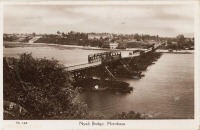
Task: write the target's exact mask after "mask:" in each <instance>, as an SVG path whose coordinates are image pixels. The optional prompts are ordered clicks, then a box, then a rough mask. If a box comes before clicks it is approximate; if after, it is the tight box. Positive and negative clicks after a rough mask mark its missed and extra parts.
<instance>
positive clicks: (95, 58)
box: [88, 51, 121, 63]
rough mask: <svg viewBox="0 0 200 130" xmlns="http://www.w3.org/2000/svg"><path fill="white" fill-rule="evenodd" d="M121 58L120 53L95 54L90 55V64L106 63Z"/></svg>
mask: <svg viewBox="0 0 200 130" xmlns="http://www.w3.org/2000/svg"><path fill="white" fill-rule="evenodd" d="M120 58H121V52H120V51H114V52H102V53H95V54H90V55H88V63H94V62H99V61H101V62H103V63H105V62H110V61H113V60H116V59H120Z"/></svg>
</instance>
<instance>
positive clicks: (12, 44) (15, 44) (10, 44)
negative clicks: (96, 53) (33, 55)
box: [3, 41, 194, 54]
mask: <svg viewBox="0 0 200 130" xmlns="http://www.w3.org/2000/svg"><path fill="white" fill-rule="evenodd" d="M3 46H4V47H6V48H13V47H46V46H50V47H56V48H60V49H73V48H74V49H76V48H77V49H83V50H104V51H133V50H137V49H139V50H146V49H142V48H128V49H108V48H99V47H88V46H77V45H61V44H53V43H23V42H8V41H4V42H3ZM157 52H161V53H172V54H193V53H194V50H177V51H175V50H174V51H173V52H169V51H168V50H160V49H159V50H157Z"/></svg>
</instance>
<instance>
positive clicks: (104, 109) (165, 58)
mask: <svg viewBox="0 0 200 130" xmlns="http://www.w3.org/2000/svg"><path fill="white" fill-rule="evenodd" d="M22 52H32V54H33V56H34V57H37V58H43V57H46V58H52V57H54V58H55V59H57V60H59V61H60V62H61V63H63V64H65V65H67V66H69V65H74V64H80V63H86V62H87V55H88V54H92V53H97V52H102V50H82V49H61V50H60V49H56V48H53V47H25V48H23V47H16V48H4V56H9V57H17V54H19V53H22ZM143 73H144V74H145V77H143V78H142V79H140V80H133V79H121V80H124V81H126V82H128V83H130V84H131V85H132V86H133V87H134V88H135V90H134V92H133V93H128V94H117V93H110V92H84V93H81V94H80V95H79V96H78V97H77V98H78V99H79V100H81V101H83V102H85V103H87V104H88V106H89V108H90V109H91V110H92V111H97V112H100V113H102V114H104V115H112V114H115V113H116V112H123V111H124V112H128V111H130V110H135V111H137V112H141V113H147V114H150V115H152V116H153V117H155V118H169V119H171V118H194V55H193V54H163V55H162V57H161V58H160V59H159V60H158V61H157V62H156V64H154V65H151V66H149V67H148V69H147V70H146V71H145V72H143Z"/></svg>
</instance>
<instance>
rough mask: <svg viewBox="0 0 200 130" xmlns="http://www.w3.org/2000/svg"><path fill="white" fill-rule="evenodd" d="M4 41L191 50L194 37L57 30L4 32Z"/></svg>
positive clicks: (114, 47) (116, 47) (113, 47)
mask: <svg viewBox="0 0 200 130" xmlns="http://www.w3.org/2000/svg"><path fill="white" fill-rule="evenodd" d="M3 40H4V42H21V43H52V44H61V45H76V46H87V47H98V48H110V49H129V48H143V49H147V48H149V47H151V46H152V45H154V44H157V43H161V46H160V49H168V50H193V49H194V37H192V38H188V37H185V36H184V35H182V34H180V35H178V36H175V37H159V35H148V34H138V33H135V34H114V33H94V32H93V33H83V32H74V31H70V32H67V33H64V32H60V31H57V33H55V34H36V33H34V32H33V33H31V34H18V33H13V34H6V33H4V35H3Z"/></svg>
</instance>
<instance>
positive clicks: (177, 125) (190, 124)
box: [0, 1, 200, 130]
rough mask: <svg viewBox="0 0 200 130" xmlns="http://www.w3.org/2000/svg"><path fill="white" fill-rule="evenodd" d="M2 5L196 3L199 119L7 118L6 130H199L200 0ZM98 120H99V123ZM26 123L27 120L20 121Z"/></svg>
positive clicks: (55, 2) (47, 2) (0, 11)
mask: <svg viewBox="0 0 200 130" xmlns="http://www.w3.org/2000/svg"><path fill="white" fill-rule="evenodd" d="M1 4H2V5H13V4H15V5H21V4H22V5H26V4H34V5H41V4H42V5H44V4H45V5H55V4H58V5H59V4H62V5H63V4H67V5H74V4H76V5H77V4H79V5H96V4H98V5H105V4H108V5H117V4H120V5H121V4H123V5H128V4H190V5H194V7H195V13H194V15H195V21H194V22H195V27H194V32H195V68H194V69H195V89H194V92H195V96H194V97H195V101H194V103H195V116H194V117H195V119H190V120H187V119H184V120H118V122H125V123H126V126H99V127H98V126H79V121H80V120H45V121H44V120H41V121H39V120H29V121H25V122H27V123H28V124H27V125H16V121H15V120H12V121H8V120H6V121H3V129H5V130H10V129H25V130H27V129H37V130H39V129H48V130H50V129H177V130H195V129H198V128H199V116H200V113H199V109H200V108H199V105H200V104H199V102H200V101H199V99H200V95H199V84H200V80H199V79H200V52H199V51H200V35H199V30H200V28H199V27H200V26H199V24H200V23H199V16H200V13H199V2H198V1H65V2H63V1H51V2H49V1H45V2H2V3H1ZM2 9H3V6H0V20H1V21H0V23H1V24H0V28H1V30H0V33H1V36H0V37H1V40H0V41H1V43H2V45H1V48H0V49H1V53H0V54H1V62H0V63H1V66H2V65H3V63H2V57H3V53H2V52H3V40H2V39H3V35H2V34H3V29H2V28H3V10H2ZM2 70H3V67H2V68H1V75H0V78H1V81H2V79H3V78H2V76H3V72H2ZM0 83H1V89H0V91H1V96H0V98H1V101H0V103H1V108H0V109H1V114H0V116H1V120H2V119H3V117H2V112H3V82H0ZM87 121H89V122H92V120H84V122H87ZM97 121H98V120H96V122H97ZM116 121H117V120H112V122H116ZM20 122H23V121H20ZM99 122H102V123H105V124H106V122H107V120H100V121H99Z"/></svg>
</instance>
